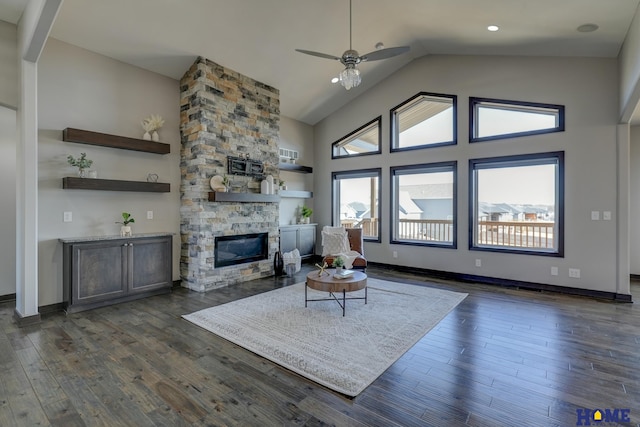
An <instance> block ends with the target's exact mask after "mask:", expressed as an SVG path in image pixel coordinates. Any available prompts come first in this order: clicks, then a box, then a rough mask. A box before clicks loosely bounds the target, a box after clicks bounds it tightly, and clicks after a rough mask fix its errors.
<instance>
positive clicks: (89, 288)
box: [61, 235, 172, 313]
mask: <svg viewBox="0 0 640 427" xmlns="http://www.w3.org/2000/svg"><path fill="white" fill-rule="evenodd" d="M61 241H62V242H63V264H64V270H63V280H64V301H65V309H66V311H67V313H75V312H78V311H83V310H89V309H92V308H96V307H102V306H105V305H110V304H115V303H118V302H124V301H129V300H132V299H137V298H142V297H146V296H151V295H157V294H161V293H167V292H170V291H171V286H172V256H171V246H172V245H171V241H172V237H171V235H153V236H144V235H141V236H134V237H130V238H105V239H99V240H82V239H77V240H76V239H61Z"/></svg>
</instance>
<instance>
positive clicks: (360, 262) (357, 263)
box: [323, 228, 367, 271]
mask: <svg viewBox="0 0 640 427" xmlns="http://www.w3.org/2000/svg"><path fill="white" fill-rule="evenodd" d="M346 231H347V238H348V239H349V247H350V248H351V250H352V251H356V252H358V253H359V254H360V256H358V257H357V258H356V259H355V260H354V261H353V267H352V268H354V269H357V270H362V271H364V270H366V268H367V259H366V258H365V257H364V246H363V241H364V239H363V237H362V228H347V229H346ZM334 258H335V256H333V255H326V256H325V257H324V258H323V262H326V263H327V265H329V266H331V264H333V260H334Z"/></svg>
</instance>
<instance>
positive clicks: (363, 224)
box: [333, 169, 381, 241]
mask: <svg viewBox="0 0 640 427" xmlns="http://www.w3.org/2000/svg"><path fill="white" fill-rule="evenodd" d="M380 173H381V171H380V169H369V170H361V171H347V172H334V173H333V205H334V211H333V212H334V221H333V223H334V224H336V225H342V226H344V227H347V228H362V235H363V238H364V239H367V240H377V241H379V239H380V203H379V201H380Z"/></svg>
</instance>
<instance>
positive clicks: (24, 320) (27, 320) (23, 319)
mask: <svg viewBox="0 0 640 427" xmlns="http://www.w3.org/2000/svg"><path fill="white" fill-rule="evenodd" d="M13 320H15V321H16V324H17V325H18V327H19V328H24V327H26V326H31V325H37V324H38V323H40V320H41V319H40V313H38V314H34V315H33V316H23V315H21V314H20V313H19V312H18V310H14V311H13Z"/></svg>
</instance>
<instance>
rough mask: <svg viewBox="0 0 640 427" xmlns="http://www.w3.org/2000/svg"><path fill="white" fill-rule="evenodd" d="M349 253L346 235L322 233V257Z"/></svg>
mask: <svg viewBox="0 0 640 427" xmlns="http://www.w3.org/2000/svg"><path fill="white" fill-rule="evenodd" d="M347 252H349V238H348V237H347V233H346V232H344V233H328V232H326V231H324V230H323V231H322V256H327V255H335V254H343V253H347Z"/></svg>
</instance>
